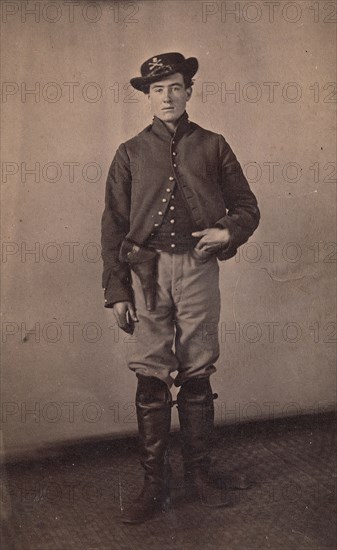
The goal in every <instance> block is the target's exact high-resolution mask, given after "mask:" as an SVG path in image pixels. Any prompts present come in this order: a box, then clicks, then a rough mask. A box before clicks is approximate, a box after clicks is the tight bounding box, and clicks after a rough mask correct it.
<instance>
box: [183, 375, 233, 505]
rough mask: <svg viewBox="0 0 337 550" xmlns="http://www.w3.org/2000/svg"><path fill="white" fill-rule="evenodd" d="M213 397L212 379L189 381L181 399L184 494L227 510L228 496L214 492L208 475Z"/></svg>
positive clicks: (212, 428)
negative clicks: (209, 483) (224, 507)
mask: <svg viewBox="0 0 337 550" xmlns="http://www.w3.org/2000/svg"><path fill="white" fill-rule="evenodd" d="M213 400H214V396H213V392H212V388H211V384H210V381H209V378H195V379H191V380H187V381H186V382H184V384H183V385H182V387H181V389H180V391H179V394H178V397H177V403H178V413H179V421H180V432H181V439H182V456H183V461H184V476H185V492H186V496H187V498H188V499H191V498H192V499H194V500H195V499H197V500H199V501H200V502H201V503H202V504H204V505H205V506H210V507H220V506H228V504H229V500H228V497H227V494H226V493H225V492H223V491H221V493H219V492H217V493H215V492H214V491H211V489H210V486H209V485H208V481H209V478H208V475H209V471H210V466H211V458H210V450H211V443H212V438H213V430H214V404H213Z"/></svg>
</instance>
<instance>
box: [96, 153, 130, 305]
mask: <svg viewBox="0 0 337 550" xmlns="http://www.w3.org/2000/svg"><path fill="white" fill-rule="evenodd" d="M130 198H131V173H130V166H129V158H128V155H127V152H126V149H125V145H123V144H122V145H120V147H119V148H118V150H117V152H116V155H115V157H114V159H113V161H112V164H111V166H110V170H109V174H108V178H107V182H106V190H105V209H104V212H103V216H102V226H101V227H102V238H101V244H102V259H103V276H102V286H103V288H104V296H105V307H110V308H111V307H113V305H114V304H115V303H117V302H131V303H132V300H133V293H132V287H131V276H130V268H129V267H128V265H127V264H126V263H121V262H120V261H119V260H118V254H119V249H120V246H121V244H122V241H123V239H124V238H125V236H126V234H127V233H128V231H129V217H130Z"/></svg>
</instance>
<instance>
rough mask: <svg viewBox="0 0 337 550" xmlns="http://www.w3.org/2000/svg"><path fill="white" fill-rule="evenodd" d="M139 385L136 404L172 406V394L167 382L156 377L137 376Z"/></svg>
mask: <svg viewBox="0 0 337 550" xmlns="http://www.w3.org/2000/svg"><path fill="white" fill-rule="evenodd" d="M137 378H138V384H137V392H136V403H139V404H144V405H146V404H150V403H151V404H158V405H159V406H160V405H163V404H165V405H170V406H171V405H172V396H171V392H170V390H169V388H168V386H167V384H166V383H165V382H163V380H161V379H159V378H155V377H154V376H143V375H141V374H137Z"/></svg>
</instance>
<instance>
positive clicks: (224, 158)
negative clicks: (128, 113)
mask: <svg viewBox="0 0 337 550" xmlns="http://www.w3.org/2000/svg"><path fill="white" fill-rule="evenodd" d="M197 70H198V61H197V59H196V58H195V57H190V58H187V59H185V57H184V56H183V55H182V54H180V53H177V52H170V53H164V54H160V55H156V56H154V57H151V58H150V59H148V60H147V61H145V62H144V63H143V64H142V66H141V76H138V77H135V78H132V79H131V84H132V86H133V87H134V88H135V89H137V90H139V91H141V92H143V93H144V94H145V96H146V98H147V100H148V101H149V102H150V106H151V110H152V113H153V115H154V116H153V122H152V124H150V125H149V126H147V127H146V128H145V129H144V130H143V131H142V132H140V133H139V134H138V135H136V136H135V137H133V138H132V139H129V140H128V141H126V142H125V143H122V144H121V145H120V146H119V147H118V150H117V152H116V154H115V157H114V159H113V161H112V164H111V167H110V170H109V174H108V179H107V183H106V195H105V210H104V213H103V217H102V258H103V268H104V269H103V287H104V291H105V307H108V308H113V312H114V314H115V316H116V319H117V322H118V325H119V327H120V328H121V329H123V330H125V331H126V332H129V333H133V331H134V330H135V337H136V342H135V343H134V344H130V345H129V346H128V348H130V350H129V357H128V366H129V368H130V369H131V370H133V371H134V372H135V373H136V375H137V391H136V410H137V420H138V431H139V438H140V445H141V454H142V460H141V462H142V465H143V467H144V470H145V477H144V486H143V489H142V491H141V493H140V495H139V496H138V497H137V498H136V499H135V501H134V502H133V503H132V505H131V506H130V507H129V508H128V509H127V510H126V511H125V513H124V516H123V521H125V522H129V523H137V522H142V521H146V520H148V519H149V518H151V517H152V516H153V515H154V514H155V513H156V512H157V511H158V510H160V508H161V506H162V503H163V501H164V500H165V498H166V493H167V483H166V479H165V478H166V476H165V456H166V452H167V446H168V440H169V432H170V422H171V407H172V397H171V392H170V388H171V387H172V384H173V383H174V384H175V385H176V386H177V387H179V388H180V390H179V393H178V397H177V403H178V412H179V421H180V430H181V436H182V456H183V465H184V472H185V484H186V488H187V492H188V494H189V495H190V496H191V495H193V496H195V497H196V498H198V499H200V501H204V499H203V498H202V487H203V486H204V484H205V481H209V480H210V471H211V460H210V435H211V433H212V429H213V424H214V404H213V399H214V396H213V392H212V388H211V385H210V376H211V375H212V374H213V373H214V372H215V371H216V368H215V366H214V363H215V362H216V360H217V359H218V357H219V341H218V334H217V327H218V323H219V314H220V291H219V265H218V260H220V261H222V260H227V259H229V258H232V257H233V256H234V255H235V254H236V251H237V248H238V247H239V246H240V245H242V244H243V243H245V242H246V241H247V240H248V238H249V237H250V236H251V235H252V234H253V232H254V230H255V229H256V227H257V226H258V223H259V217H260V214H259V209H258V206H257V201H256V198H255V196H254V194H253V193H252V191H251V190H250V188H249V185H248V182H247V180H246V178H245V176H244V174H243V172H242V169H241V167H240V164H239V162H238V161H237V159H236V156H235V154H234V153H233V151H232V149H231V148H230V146H229V144H228V143H227V142H226V140H225V139H224V137H223V136H222V135H221V134H217V133H214V132H212V131H210V130H206V129H204V128H201V127H200V126H199V125H198V124H196V123H194V122H191V121H190V120H189V117H188V114H187V112H186V103H187V102H188V101H189V100H190V98H191V96H192V86H193V80H192V78H193V76H194V75H195V73H196V72H197ZM174 374H176V376H175V377H174V376H173V375H174Z"/></svg>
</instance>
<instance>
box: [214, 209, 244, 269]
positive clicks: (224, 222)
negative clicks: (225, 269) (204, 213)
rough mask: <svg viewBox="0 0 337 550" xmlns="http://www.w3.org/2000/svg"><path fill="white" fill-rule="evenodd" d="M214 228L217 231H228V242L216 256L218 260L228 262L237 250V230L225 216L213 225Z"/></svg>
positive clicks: (233, 223)
mask: <svg viewBox="0 0 337 550" xmlns="http://www.w3.org/2000/svg"><path fill="white" fill-rule="evenodd" d="M215 227H217V228H219V229H228V231H229V241H228V243H226V244H225V245H224V246H223V247H221V249H220V250H219V253H218V254H217V257H218V259H219V260H229V259H230V258H233V256H235V254H236V253H237V250H238V244H237V242H238V229H237V226H236V224H235V222H233V221H232V220H231V219H230V218H229V216H225V217H223V218H221V219H220V220H218V221H217V222H216V224H215Z"/></svg>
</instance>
